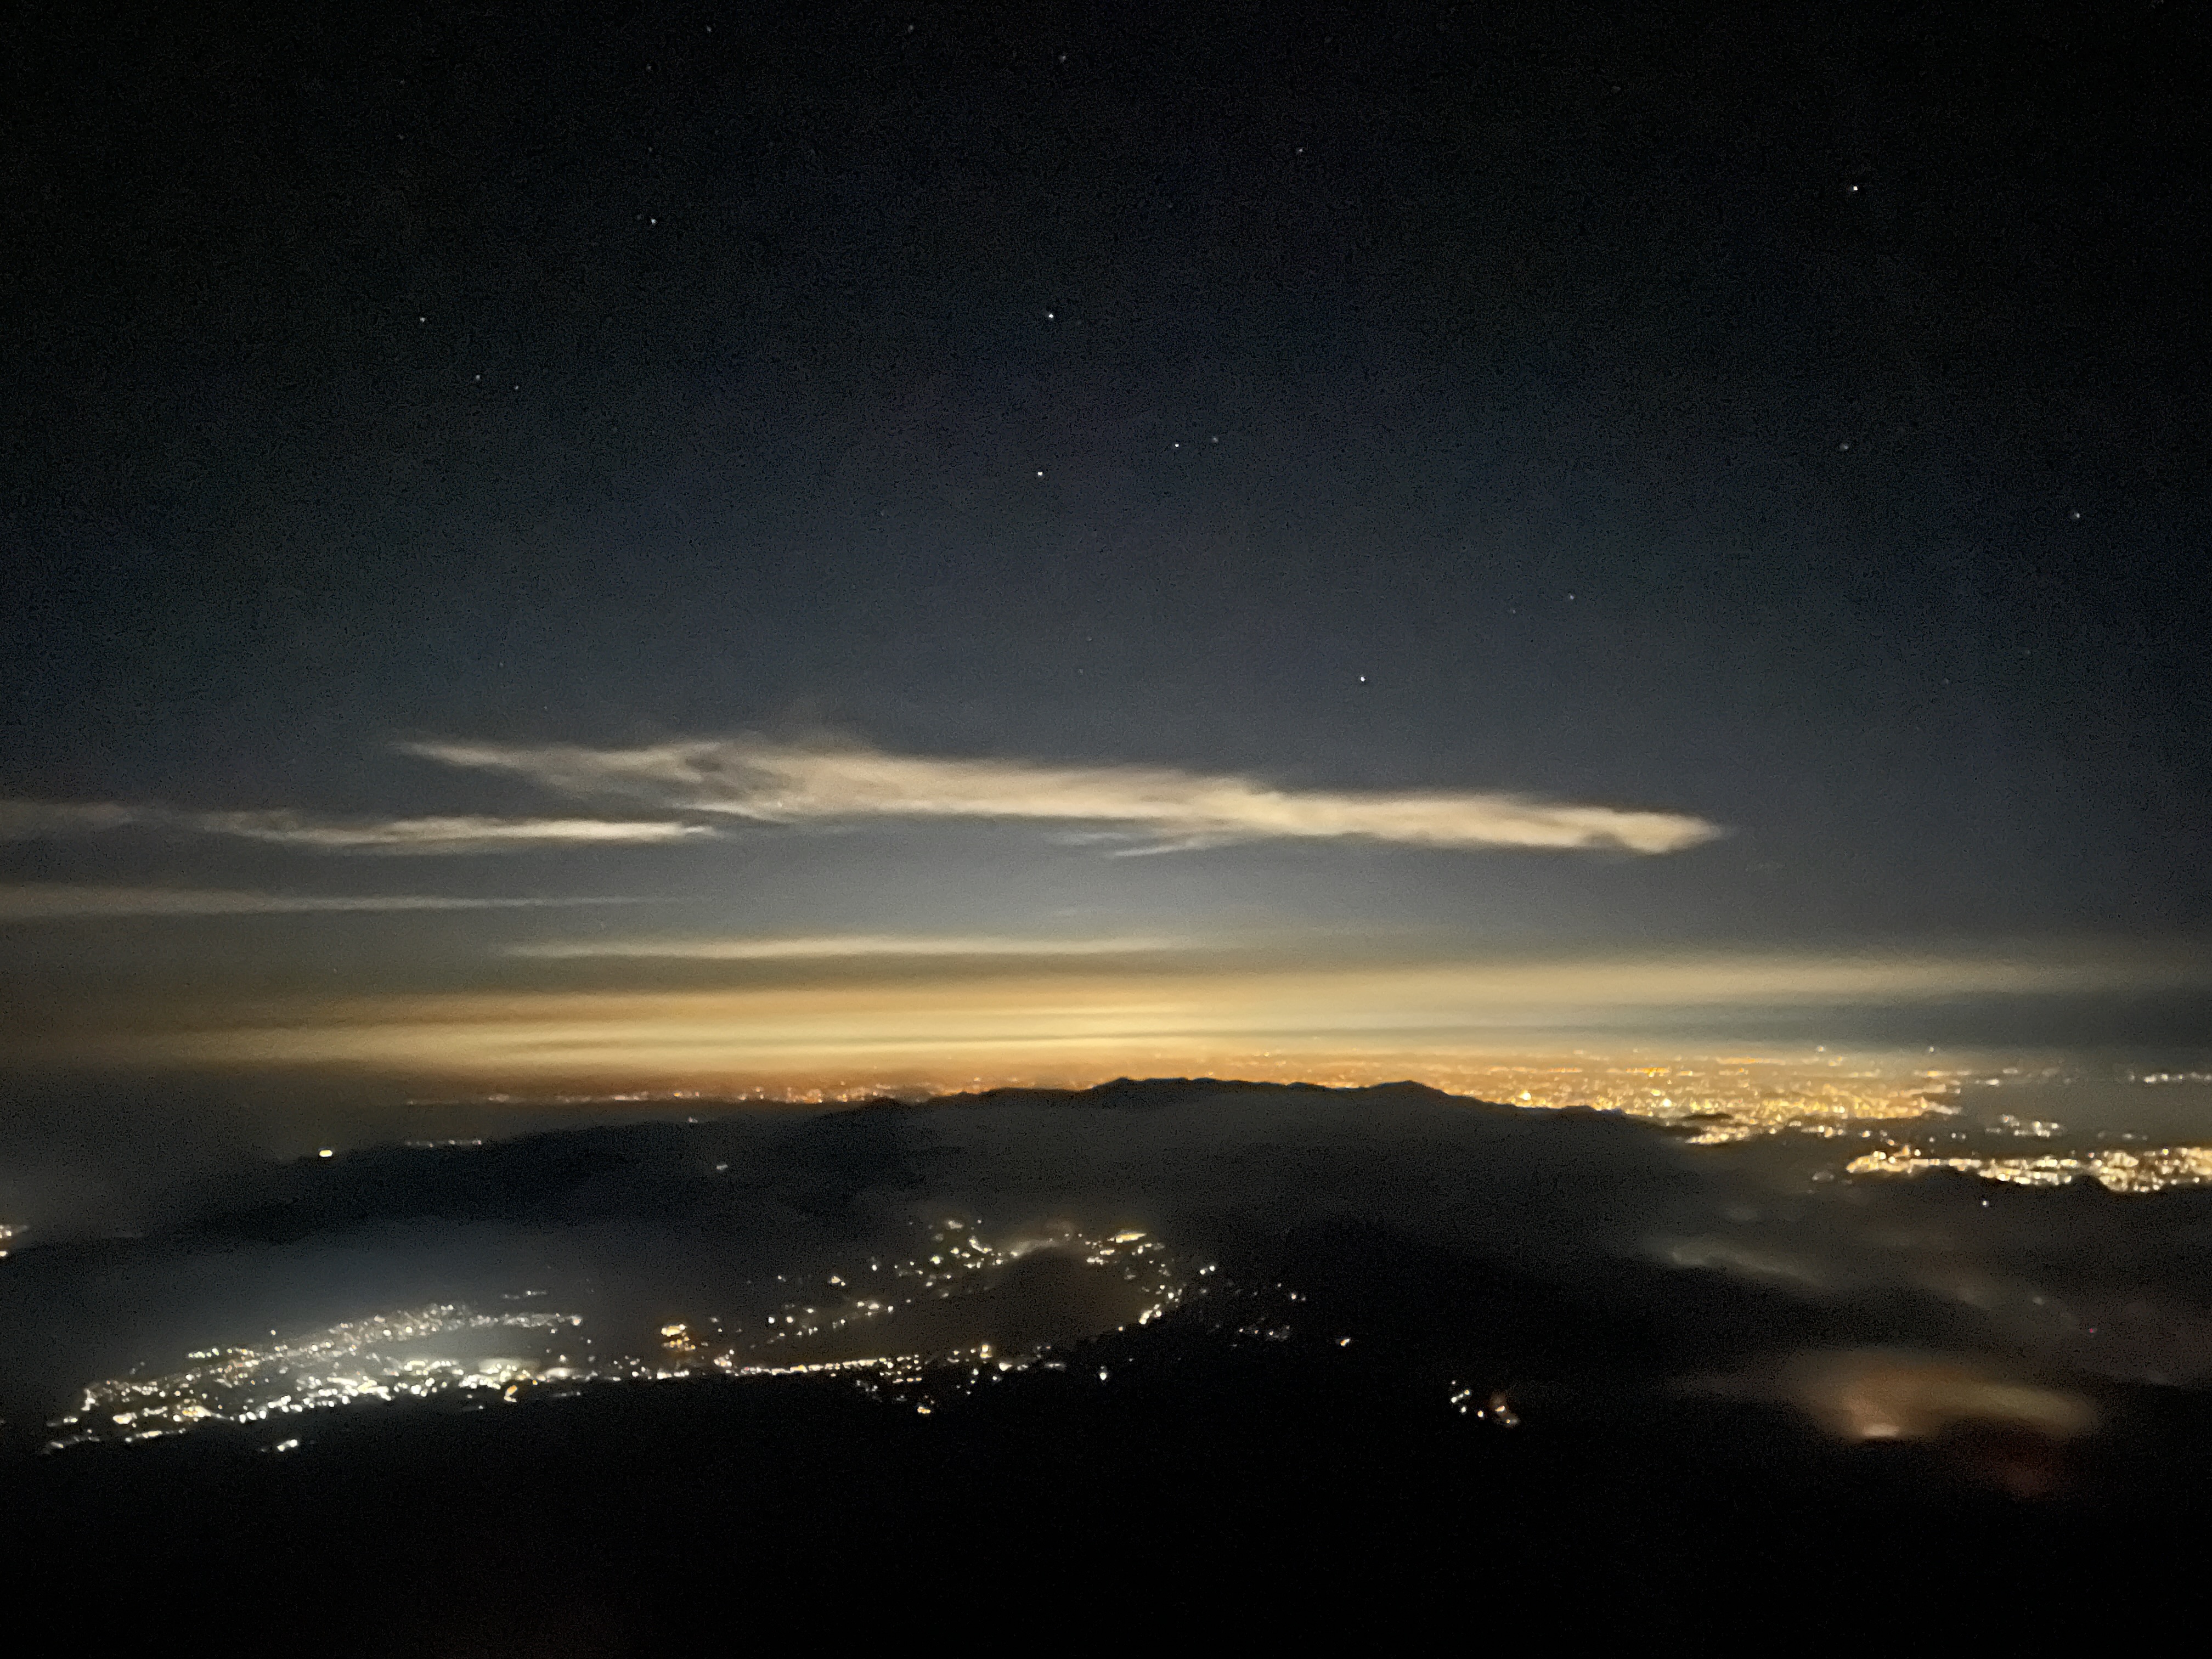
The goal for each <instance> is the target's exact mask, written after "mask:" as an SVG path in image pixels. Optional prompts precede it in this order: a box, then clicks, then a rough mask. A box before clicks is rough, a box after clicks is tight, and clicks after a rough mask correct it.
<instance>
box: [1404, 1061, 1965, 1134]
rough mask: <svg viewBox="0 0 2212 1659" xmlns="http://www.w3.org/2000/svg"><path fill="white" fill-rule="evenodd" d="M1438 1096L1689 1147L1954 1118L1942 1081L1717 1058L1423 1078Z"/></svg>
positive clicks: (1924, 1074)
mask: <svg viewBox="0 0 2212 1659" xmlns="http://www.w3.org/2000/svg"><path fill="white" fill-rule="evenodd" d="M1425 1076H1426V1077H1427V1078H1428V1079H1429V1080H1430V1081H1431V1083H1432V1084H1433V1085H1435V1086H1437V1087H1438V1088H1441V1089H1444V1090H1447V1091H1449V1092H1451V1093H1454V1094H1462V1095H1469V1096H1472V1097H1475V1098H1476V1099H1480V1100H1492V1101H1502V1102H1504V1103H1509V1104H1511V1105H1516V1106H1524V1107H1530V1108H1542V1109H1554V1110H1556V1109H1564V1108H1568V1107H1584V1108H1587V1109H1592V1110H1595V1111H1601V1112H1619V1113H1620V1114H1621V1115H1624V1116H1626V1117H1636V1118H1642V1119H1644V1120H1646V1121H1650V1122H1656V1123H1663V1124H1667V1125H1668V1126H1670V1127H1680V1128H1685V1129H1688V1130H1690V1131H1692V1134H1691V1136H1690V1139H1691V1143H1692V1145H1695V1146H1720V1145H1723V1144H1726V1143H1728V1142H1731V1141H1738V1140H1748V1139H1753V1138H1754V1137H1757V1136H1759V1135H1769V1134H1774V1133H1779V1132H1781V1131H1784V1130H1789V1131H1793V1132H1795V1133H1802V1134H1814V1135H1827V1136H1835V1135H1842V1134H1846V1133H1851V1132H1852V1130H1853V1128H1854V1127H1856V1126H1857V1125H1860V1124H1864V1123H1881V1122H1895V1121H1899V1120H1903V1119H1908V1118H1917V1117H1926V1116H1928V1115H1930V1114H1949V1113H1953V1112H1955V1111H1956V1110H1957V1107H1956V1105H1955V1104H1954V1102H1953V1100H1952V1098H1951V1096H1952V1094H1953V1092H1954V1089H1955V1084H1954V1079H1953V1078H1952V1076H1951V1074H1950V1073H1944V1072H1935V1071H1916V1072H1912V1073H1905V1074H1900V1073H1898V1072H1896V1071H1893V1070H1882V1069H1878V1068H1870V1067H1868V1066H1863V1065H1855V1064H1853V1063H1851V1062H1848V1061H1846V1060H1844V1059H1842V1058H1840V1057H1838V1058H1837V1059H1834V1060H1816V1061H1809V1062H1792V1061H1785V1060H1767V1059H1755V1058H1746V1057H1735V1056H1723V1057H1721V1058H1718V1059H1713V1060H1693V1059H1670V1060H1666V1061H1663V1062H1662V1061H1658V1060H1643V1059H1640V1058H1631V1059H1604V1058H1599V1057H1595V1056H1589V1057H1581V1056H1577V1057H1576V1058H1574V1059H1572V1060H1528V1061H1522V1062H1513V1061H1505V1060H1500V1061H1497V1062H1492V1063H1489V1064H1484V1065H1462V1066H1448V1067H1445V1068H1443V1069H1441V1070H1433V1069H1432V1070H1431V1071H1429V1072H1428V1073H1425Z"/></svg>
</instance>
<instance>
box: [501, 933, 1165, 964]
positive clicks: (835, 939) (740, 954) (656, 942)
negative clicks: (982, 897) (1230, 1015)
mask: <svg viewBox="0 0 2212 1659" xmlns="http://www.w3.org/2000/svg"><path fill="white" fill-rule="evenodd" d="M1189 948H1190V942H1189V941H1188V940H1187V939H999V938H991V937H986V936H981V935H976V936H969V937H953V936H946V935H935V936H929V935H915V934H901V933H830V934H823V935H820V936H817V937H814V938H808V939H562V940H554V941H551V942H549V943H545V944H538V945H509V946H507V949H506V951H504V952H503V954H505V955H507V956H510V957H555V958H567V957H650V958H654V959H668V960H679V959H680V960H688V961H696V962H811V961H826V960H829V959H831V958H835V957H1104V956H1135V955H1139V954H1141V953H1143V952H1146V951H1182V950H1188V949H1189Z"/></svg>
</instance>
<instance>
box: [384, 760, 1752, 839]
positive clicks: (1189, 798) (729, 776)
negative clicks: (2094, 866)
mask: <svg viewBox="0 0 2212 1659" xmlns="http://www.w3.org/2000/svg"><path fill="white" fill-rule="evenodd" d="M401 747H402V748H403V749H404V750H405V751H406V752H408V753H410V754H413V755H417V756H421V757H424V758H426V759H428V760H434V761H439V762H441V763H444V764H446V765H448V766H459V767H470V768H475V769H483V770H489V771H496V772H504V773H508V774H512V775H519V776H521V777H526V778H528V779H530V780H532V781H534V782H536V783H538V784H539V785H541V786H543V787H547V788H550V789H555V790H558V791H561V792H562V793H568V794H571V795H575V796H580V797H586V798H591V797H600V798H604V797H609V796H613V797H619V798H623V799H634V800H644V801H649V802H651V803H653V805H655V806H657V807H659V808H661V809H662V810H664V811H689V812H708V813H720V814H726V815H728V816H731V817H744V818H750V819H754V820H757V821H759V822H763V823H809V822H823V821H832V820H839V819H848V820H849V819H860V818H870V817H896V818H995V819H1031V820H1045V821H1059V822H1083V823H1110V824H1121V825H1127V826H1129V827H1131V828H1133V829H1141V830H1143V831H1144V832H1146V835H1147V836H1149V837H1151V838H1152V840H1153V841H1154V842H1159V841H1165V842H1173V843H1180V844H1182V845H1200V844H1206V843H1218V842H1241V841H1260V840H1276V839H1321V840H1336V839H1360V840H1366V841H1378V842H1395V843H1398V844H1400V845H1404V846H1413V847H1447V848H1499V847H1516V848H1559V849H1576V848H1595V849H1613V850H1623V851H1628V852H1634V853H1672V852H1678V851H1680V850H1681V849H1682V848H1687V847H1694V846H1697V845H1698V844H1699V842H1707V841H1711V840H1712V839H1714V838H1715V837H1716V836H1719V835H1721V834H1722V833H1723V831H1722V830H1721V829H1720V828H1719V826H1717V825H1716V824H1712V823H1707V822H1705V820H1704V819H1702V818H1696V817H1685V816H1682V815H1680V814H1677V813H1672V812H1647V811H1632V810H1624V809H1622V808H1619V807H1612V806H1590V805H1571V804H1567V803H1562V802H1556V801H1547V800H1542V799H1536V798H1534V797H1532V796H1527V795H1519V794H1510V793H1464V792H1458V791H1449V790H1413V791H1349V790H1319V789H1285V788H1279V787H1274V786H1273V785H1271V784H1268V783H1266V782H1264V781H1261V780H1259V779H1255V778H1250V777H1243V776H1238V775H1208V774H1203V773H1193V772H1182V771H1175V770H1171V769H1166V768H1160V767H1142V766H1118V765H1116V766H1047V765H1040V764H1037V763H1032V762H1028V761H1018V760H957V759H941V758H936V757H929V756H923V755H891V754H885V753H884V752H882V751H881V750H872V749H866V748H854V747H845V748H828V747H805V746H798V745H792V744H775V743H769V742H766V741H763V740H761V739H758V738H699V739H690V740H685V741H680V742H671V743H664V744H653V745H650V746H647V747H644V748H638V749H590V748H584V747H580V746H578V745H574V744H549V745H542V746H534V747H533V746H522V745H512V744H491V743H448V742H426V743H410V744H402V745H401Z"/></svg>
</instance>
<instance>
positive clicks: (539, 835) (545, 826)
mask: <svg viewBox="0 0 2212 1659" xmlns="http://www.w3.org/2000/svg"><path fill="white" fill-rule="evenodd" d="M184 821H185V823H189V824H190V826H191V828H192V829H198V830H201V831H204V833H206V834H209V835H217V836H243V837H245V838H246V839H247V840H249V841H262V842H274V843H275V844H276V845H278V846H281V847H302V848H309V849H311V850H313V851H315V852H322V853H382V854H395V853H398V854H404V853H497V852H513V851H520V850H522V849H524V848H532V847H656V846H666V845H669V844H671V843H673V842H687V841H698V840H702V839H705V840H712V839H714V834H715V832H714V830H713V829H710V828H708V826H707V825H705V824H703V823H681V822H677V821H673V820H665V819H647V820H642V821H637V820H632V821H623V820H619V819H605V818H487V817H430V818H386V819H381V820H377V821H372V822H367V823H358V822H357V823H341V822H337V821H333V820H328V819H319V818H310V817H303V816H302V815H301V814H300V813H297V812H202V813H197V814H194V815H193V816H191V817H189V818H187V819H185V820H184Z"/></svg>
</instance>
